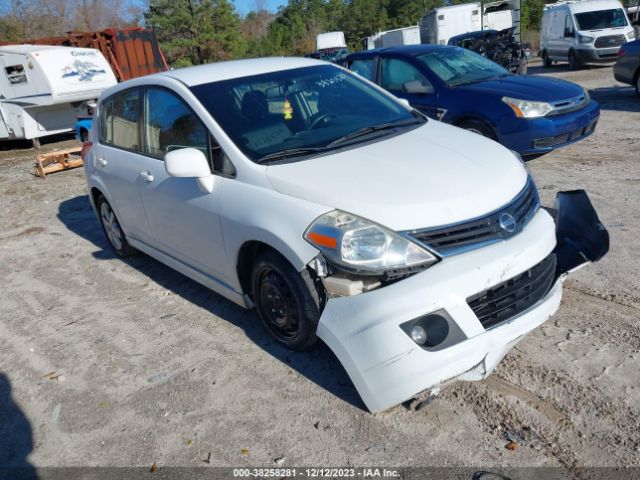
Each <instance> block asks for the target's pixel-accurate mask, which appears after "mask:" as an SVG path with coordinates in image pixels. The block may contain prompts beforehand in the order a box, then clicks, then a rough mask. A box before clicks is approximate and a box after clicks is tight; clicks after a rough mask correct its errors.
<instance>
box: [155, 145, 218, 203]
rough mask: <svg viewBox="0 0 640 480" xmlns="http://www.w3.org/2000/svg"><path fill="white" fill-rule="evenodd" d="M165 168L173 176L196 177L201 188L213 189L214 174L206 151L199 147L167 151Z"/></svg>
mask: <svg viewBox="0 0 640 480" xmlns="http://www.w3.org/2000/svg"><path fill="white" fill-rule="evenodd" d="M164 168H165V170H166V171H167V173H168V174H169V176H171V177H178V178H195V179H196V181H197V182H198V187H199V188H200V190H202V191H203V192H206V193H211V192H212V191H213V180H214V176H213V175H212V174H211V169H210V168H209V162H208V161H207V157H205V155H204V153H202V151H201V150H198V149H197V148H180V149H178V150H172V151H170V152H167V153H166V154H165V156H164Z"/></svg>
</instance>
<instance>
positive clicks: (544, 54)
mask: <svg viewBox="0 0 640 480" xmlns="http://www.w3.org/2000/svg"><path fill="white" fill-rule="evenodd" d="M551 64H552V62H551V59H550V58H549V54H548V53H547V51H546V50H545V51H544V52H542V65H544V68H551Z"/></svg>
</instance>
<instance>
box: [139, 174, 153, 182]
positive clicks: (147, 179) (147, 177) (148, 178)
mask: <svg viewBox="0 0 640 480" xmlns="http://www.w3.org/2000/svg"><path fill="white" fill-rule="evenodd" d="M140 176H141V177H142V178H143V179H144V181H145V182H147V183H151V182H153V175H151V174H150V173H149V172H140Z"/></svg>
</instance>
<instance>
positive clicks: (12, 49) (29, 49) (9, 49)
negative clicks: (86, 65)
mask: <svg viewBox="0 0 640 480" xmlns="http://www.w3.org/2000/svg"><path fill="white" fill-rule="evenodd" d="M70 48H74V49H76V48H77V47H66V46H62V45H30V44H26V43H25V44H20V45H2V46H0V51H1V52H2V53H17V54H21V55H22V54H24V55H27V54H30V53H35V52H44V51H53V50H69V49H70ZM83 50H88V49H83Z"/></svg>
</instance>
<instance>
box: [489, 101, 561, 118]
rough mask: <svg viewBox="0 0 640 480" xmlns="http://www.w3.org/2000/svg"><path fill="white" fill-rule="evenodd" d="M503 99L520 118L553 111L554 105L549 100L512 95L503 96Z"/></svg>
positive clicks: (540, 115)
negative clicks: (514, 96)
mask: <svg viewBox="0 0 640 480" xmlns="http://www.w3.org/2000/svg"><path fill="white" fill-rule="evenodd" d="M502 101H503V102H504V103H506V104H507V105H509V106H510V107H511V109H512V110H513V112H514V113H515V114H516V117H518V118H539V117H544V116H545V115H547V114H549V113H551V112H552V111H553V106H552V105H551V104H549V103H547V102H533V101H531V100H519V99H517V98H511V97H502Z"/></svg>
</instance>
